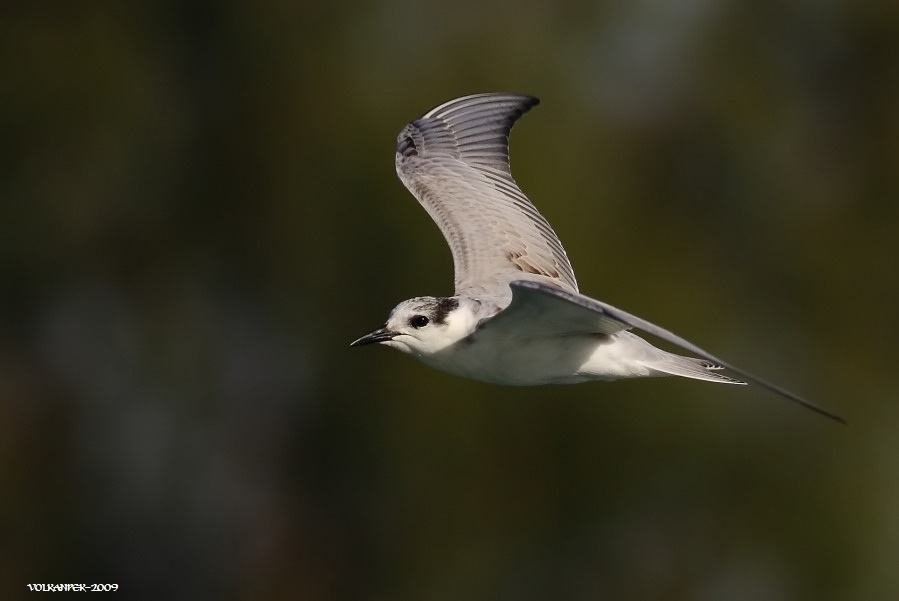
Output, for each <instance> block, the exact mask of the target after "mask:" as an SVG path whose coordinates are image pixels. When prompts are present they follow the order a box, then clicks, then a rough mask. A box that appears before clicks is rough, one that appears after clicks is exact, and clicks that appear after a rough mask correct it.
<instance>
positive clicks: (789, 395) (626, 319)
mask: <svg viewBox="0 0 899 601" xmlns="http://www.w3.org/2000/svg"><path fill="white" fill-rule="evenodd" d="M509 286H510V287H511V288H512V295H513V297H514V295H515V294H516V292H517V291H519V290H527V291H529V292H538V293H541V294H548V295H551V296H555V297H557V298H560V299H562V300H565V301H568V302H570V303H574V304H576V305H580V306H581V307H584V308H587V309H590V310H592V311H596V312H598V313H601V314H604V315H607V316H608V317H610V318H612V319H615V320H617V321H620V322H621V323H623V324H625V325H626V326H627V327H628V328H636V329H638V330H642V331H643V332H646V333H647V334H651V335H652V336H655V337H656V338H659V339H661V340H664V341H666V342H669V343H671V344H674V345H676V346H679V347H680V348H682V349H684V350H686V351H690V352H691V353H694V354H695V355H698V356H699V357H700V358H702V359H705V360H706V361H711V362H712V363H715V364H717V365H720V366H721V367H723V368H725V369H728V370H730V371H732V372H734V373H735V374H737V375H739V376H740V377H742V378H745V379H746V380H748V381H750V382H752V383H753V384H757V385H758V386H761V387H762V388H765V389H767V390H768V391H770V392H773V393H775V394H778V395H780V396H782V397H784V398H786V399H789V400H790V401H793V402H794V403H797V404H799V405H801V406H803V407H805V408H806V409H810V410H811V411H814V412H815V413H818V414H819V415H823V416H824V417H827V418H830V419H832V420H834V421H836V422H839V423H841V424H845V423H846V420H845V419H843V418H842V417H841V416H839V415H837V414H836V413H833V412H832V411H829V410H827V409H824V408H823V407H819V406H818V405H816V404H814V403H812V402H811V401H808V400H806V399H804V398H802V397H801V396H799V395H798V394H795V393H793V392H790V391H789V390H787V389H785V388H781V387H780V386H778V385H777V384H772V383H771V382H768V381H767V380H765V379H763V378H760V377H758V376H756V375H753V374H751V373H749V372H747V371H746V370H744V369H740V368H738V367H734V366H733V365H731V364H730V363H728V362H727V361H722V360H721V359H719V358H718V357H716V356H715V355H713V354H711V353H709V352H708V351H705V350H703V349H701V348H700V347H698V346H696V345H695V344H693V343H692V342H690V341H689V340H686V339H684V338H681V337H680V336H678V335H677V334H675V333H673V332H669V331H668V330H666V329H665V328H661V327H659V326H657V325H655V324H653V323H650V322H648V321H646V320H645V319H641V318H639V317H637V316H636V315H631V314H630V313H628V312H627V311H622V310H621V309H617V308H615V307H613V306H611V305H608V304H606V303H603V302H601V301H598V300H595V299H592V298H589V297H587V296H584V295H581V294H571V293H569V292H567V291H565V290H562V289H560V288H554V287H552V286H547V285H544V284H541V283H539V282H531V281H527V280H518V281H515V282H512V283H511V284H509Z"/></svg>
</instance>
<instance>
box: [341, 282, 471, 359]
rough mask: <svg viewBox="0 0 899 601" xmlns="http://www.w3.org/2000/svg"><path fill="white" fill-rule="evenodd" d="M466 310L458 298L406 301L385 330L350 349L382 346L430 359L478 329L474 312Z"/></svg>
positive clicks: (420, 298)
mask: <svg viewBox="0 0 899 601" xmlns="http://www.w3.org/2000/svg"><path fill="white" fill-rule="evenodd" d="M466 309H468V308H467V307H465V306H460V303H459V299H458V298H456V297H434V296H420V297H417V298H412V299H409V300H405V301H403V302H401V303H400V304H398V305H397V306H396V307H394V308H393V311H391V312H390V316H389V317H388V318H387V323H386V324H384V326H383V327H380V328H378V329H377V330H374V331H372V332H369V333H368V334H366V335H365V336H362V337H361V338H359V339H358V340H355V341H354V342H353V343H352V344H350V346H362V345H364V344H374V343H379V344H386V345H387V346H392V347H393V348H395V349H398V350H401V351H403V352H404V353H409V354H411V355H415V356H417V357H427V356H429V355H433V354H434V353H437V352H439V351H441V350H443V349H445V348H446V347H448V346H450V345H452V344H455V343H456V342H459V341H460V340H462V339H463V338H465V337H466V336H468V335H469V334H471V333H472V332H473V331H474V329H475V327H476V325H477V322H476V320H475V317H474V312H473V311H471V310H466Z"/></svg>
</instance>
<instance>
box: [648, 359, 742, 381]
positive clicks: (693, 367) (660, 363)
mask: <svg viewBox="0 0 899 601" xmlns="http://www.w3.org/2000/svg"><path fill="white" fill-rule="evenodd" d="M644 365H646V367H648V368H649V369H652V370H654V371H656V372H660V373H659V374H658V375H660V376H661V375H672V376H683V377H684V378H694V379H696V380H706V381H707V382H720V383H721V384H746V382H743V381H741V380H735V379H734V378H729V377H727V376H725V375H723V374H720V373H718V370H720V369H724V368H723V367H721V366H720V365H716V364H714V363H712V362H711V361H706V360H705V359H696V358H694V357H684V356H681V355H675V354H673V353H665V356H664V357H662V358H659V359H658V360H655V361H645V362H644Z"/></svg>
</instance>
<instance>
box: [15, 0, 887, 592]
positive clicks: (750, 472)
mask: <svg viewBox="0 0 899 601" xmlns="http://www.w3.org/2000/svg"><path fill="white" fill-rule="evenodd" d="M0 12H2V20H0V47H2V61H3V69H2V72H3V83H2V85H0V90H2V92H0V120H2V121H0V123H2V131H3V145H2V156H3V160H2V163H0V276H2V285H0V478H2V482H0V490H2V492H0V515H2V518H0V586H2V588H3V590H2V591H0V596H2V597H3V598H5V599H14V598H26V597H29V595H30V594H29V593H27V591H26V589H25V585H26V584H27V583H31V582H36V583H42V582H48V583H53V582H63V583H64V582H75V583H78V582H85V583H93V582H99V583H105V582H109V583H112V582H114V583H118V584H119V585H120V587H122V590H123V592H120V593H119V595H121V596H123V597H124V598H142V599H159V598H171V599H310V600H331V599H352V600H388V599H389V600H394V599H416V600H434V601H442V600H450V599H453V600H455V599H468V600H471V599H574V600H588V599H664V600H680V599H689V600H700V601H706V600H720V599H728V600H737V601H740V600H758V599H764V600H768V601H778V600H794V599H799V600H804V599H809V600H812V599H814V600H816V601H821V600H825V601H826V600H853V601H859V600H871V601H875V600H876V601H880V600H886V599H897V598H899V435H897V430H899V384H897V380H896V370H897V367H899V365H897V353H896V340H897V339H899V317H897V300H899V268H897V259H899V256H897V251H899V209H897V202H896V201H897V198H899V42H897V40H899V4H897V3H895V2H891V1H887V0H883V1H877V0H821V1H817V2H815V1H810V0H786V1H777V2H767V1H762V2H725V1H717V0H688V1H686V2H662V1H660V0H639V1H632V2H589V1H583V0H581V1H577V0H565V1H560V2H543V1H537V0H526V1H524V2H512V1H511V0H506V1H494V0H488V1H474V0H459V1H457V2H454V3H436V2H422V1H418V0H378V1H374V2H360V1H354V2H353V1H351V2H331V3H325V2H315V1H312V2H308V1H299V0H297V1H291V2H285V1H276V0H256V1H254V2H199V1H193V2H190V1H189V2H149V1H147V2H131V3H116V2H87V3H81V2H78V3H58V4H57V5H55V6H52V5H47V4H45V3H20V4H19V5H18V6H17V5H16V4H15V3H13V4H10V5H4V8H2V9H0ZM479 91H519V92H525V93H530V94H534V95H537V96H539V97H540V98H541V99H542V100H543V102H542V104H541V105H540V106H539V107H538V108H537V109H536V110H534V111H532V112H531V113H529V114H528V115H527V116H526V117H525V118H524V119H523V120H522V121H521V122H520V123H519V125H518V126H517V127H516V129H515V131H514V134H513V137H512V159H513V170H514V172H515V174H516V177H517V179H518V181H519V183H520V184H521V186H522V187H523V189H524V190H525V191H526V193H528V194H529V196H530V197H531V198H532V199H533V200H534V202H535V203H536V204H537V206H538V207H539V208H540V209H541V211H542V212H543V213H544V214H545V215H546V216H547V218H548V219H549V220H550V222H551V223H552V224H553V225H554V227H555V229H556V231H557V232H558V233H559V235H560V237H561V238H562V240H563V241H564V242H565V245H566V248H567V250H568V253H569V256H570V257H571V260H572V263H573V265H574V267H575V269H576V270H577V273H578V276H579V282H580V284H581V288H582V290H583V291H584V292H585V293H587V294H591V295H593V296H596V297H598V298H601V299H603V300H606V301H608V302H611V303H613V304H616V305H618V306H620V307H622V308H624V309H627V310H629V311H632V312H634V313H636V314H638V315H641V316H644V317H646V318H648V319H651V320H655V321H657V322H659V323H661V324H663V325H665V326H667V327H669V328H671V329H673V330H675V331H677V332H679V333H682V334H683V335H685V336H686V337H688V338H690V339H692V340H694V341H696V342H697V343H699V344H700V345H702V346H705V347H706V348H708V349H710V350H711V351H712V352H715V353H717V354H720V355H721V356H723V357H725V358H727V359H729V360H731V361H733V362H734V363H736V364H738V365H741V366H744V367H746V368H747V369H749V370H751V371H755V372H757V373H760V374H764V375H766V376H767V377H769V378H771V379H773V380H774V381H776V382H779V383H781V384H783V385H785V386H787V387H788V388H791V389H794V390H796V391H798V392H800V393H802V394H804V395H806V396H808V397H809V398H811V399H814V400H815V401H817V402H819V403H821V404H822V405H825V406H827V407H829V408H831V409H833V410H835V411H838V412H840V413H841V414H843V415H844V416H845V417H846V418H847V419H848V420H849V425H848V426H845V427H843V426H839V425H837V424H834V423H830V422H828V421H827V420H825V419H823V418H821V417H819V416H817V415H815V414H813V413H811V412H807V411H803V410H802V409H800V408H797V407H796V406H794V405H792V404H790V403H788V402H785V401H783V400H781V399H778V398H776V397H774V396H772V395H771V394H768V393H766V392H765V391H763V390H761V389H759V388H757V387H740V388H737V387H726V386H713V385H710V384H703V383H698V382H691V381H686V380H675V379H657V380H647V381H632V382H616V383H590V384H584V385H580V386H572V387H545V388H532V389H514V388H503V387H495V386H489V385H485V384H480V383H476V382H469V381H464V380H460V379H457V378H454V377H452V376H449V375H445V374H442V373H439V372H436V371H433V370H431V369H429V368H427V367H425V366H423V365H421V364H418V363H416V362H414V361H413V360H412V359H410V358H408V357H405V356H403V355H401V354H400V353H397V352H395V351H390V350H388V349H383V348H370V347H369V348H363V349H350V348H348V346H347V345H348V343H349V342H350V341H352V340H353V339H354V338H355V337H357V336H358V335H360V334H362V333H364V332H366V331H368V330H369V329H371V328H373V327H376V326H378V325H379V324H380V323H382V322H383V320H384V318H385V317H386V315H387V312H388V311H389V309H390V308H391V307H392V306H393V305H394V304H395V303H396V302H398V301H400V300H402V299H404V298H408V297H411V296H417V295H422V294H435V295H440V294H450V293H451V285H452V284H451V283H452V266H451V262H450V255H449V252H448V250H447V249H446V247H445V245H444V243H443V241H442V239H441V238H440V236H439V234H438V231H437V229H436V228H435V227H434V226H433V225H432V224H431V222H430V221H429V219H428V218H427V216H426V214H425V213H424V211H422V210H421V209H420V208H419V207H418V206H417V203H416V202H415V201H414V199H413V198H412V197H411V196H410V195H409V194H408V193H407V192H406V191H405V190H404V189H403V188H402V186H401V184H400V183H399V182H398V180H397V179H396V177H395V174H394V167H393V160H394V158H393V153H394V143H395V142H394V140H395V136H396V134H397V133H398V131H399V130H400V128H401V127H402V126H403V125H404V124H405V123H406V122H407V121H409V120H411V119H412V118H414V117H417V116H418V115H420V114H422V113H423V112H425V111H426V110H428V109H430V108H431V107H433V106H435V105H437V104H439V103H441V102H443V101H445V100H448V99H450V98H453V97H455V96H460V95H463V94H467V93H473V92H479ZM29 598H30V597H29Z"/></svg>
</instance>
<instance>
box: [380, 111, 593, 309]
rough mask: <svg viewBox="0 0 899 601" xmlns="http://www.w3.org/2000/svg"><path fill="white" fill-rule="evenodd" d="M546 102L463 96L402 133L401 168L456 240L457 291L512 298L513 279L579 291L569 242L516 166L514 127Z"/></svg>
mask: <svg viewBox="0 0 899 601" xmlns="http://www.w3.org/2000/svg"><path fill="white" fill-rule="evenodd" d="M538 102H539V100H537V99H536V98H533V97H531V96H520V95H516V94H477V95H474V96H466V97H464V98H458V99H456V100H451V101H450V102H447V103H446V104H442V105H440V106H438V107H437V108H435V109H433V110H432V111H430V112H428V113H426V114H425V115H424V116H423V117H421V118H420V119H416V120H415V121H413V122H412V123H410V124H409V125H407V126H406V127H405V128H404V129H403V131H402V132H400V135H399V137H398V138H397V147H396V170H397V173H398V174H399V177H400V179H401V180H402V182H403V184H405V186H406V188H408V189H409V191H410V192H412V194H413V195H414V196H415V197H416V198H417V199H418V201H419V202H420V203H421V205H422V206H423V207H424V208H425V210H426V211H427V212H428V214H429V215H430V216H431V218H432V219H433V220H434V221H435V222H436V223H437V226H438V227H439V228H440V231H441V232H442V233H443V236H444V238H446V241H447V243H448V244H449V247H450V251H451V252H452V254H453V263H454V265H455V288H456V294H457V295H458V294H465V295H470V296H478V295H488V296H506V297H508V295H509V289H508V284H509V282H511V281H513V280H531V281H536V282H544V283H549V284H552V285H554V286H557V287H559V288H562V289H564V290H567V291H569V292H577V282H576V281H575V278H574V271H573V270H572V268H571V264H570V263H569V262H568V257H567V256H566V254H565V250H564V249H563V248H562V244H561V242H559V239H558V237H557V236H556V234H555V232H553V230H552V228H551V227H550V225H549V223H547V221H546V219H544V218H543V216H542V215H540V213H538V212H537V209H536V208H535V207H534V205H532V204H531V202H530V201H529V200H528V199H527V197H526V196H525V195H524V193H523V192H522V191H521V190H520V189H519V188H518V185H517V184H516V183H515V180H514V179H512V173H511V170H510V167H509V132H510V131H511V129H512V125H513V124H514V123H515V121H517V120H518V118H519V117H521V115H523V114H524V113H525V112H527V111H528V110H530V109H531V107H533V106H535V105H536V104H537V103H538Z"/></svg>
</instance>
